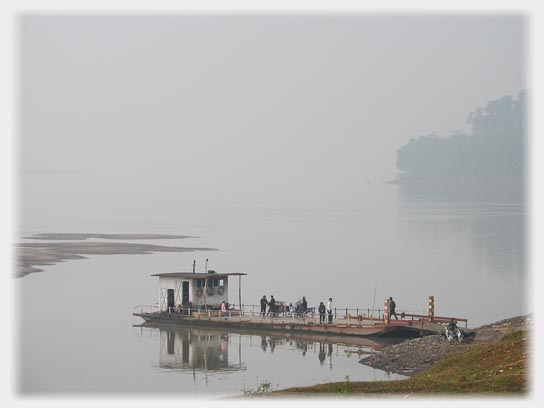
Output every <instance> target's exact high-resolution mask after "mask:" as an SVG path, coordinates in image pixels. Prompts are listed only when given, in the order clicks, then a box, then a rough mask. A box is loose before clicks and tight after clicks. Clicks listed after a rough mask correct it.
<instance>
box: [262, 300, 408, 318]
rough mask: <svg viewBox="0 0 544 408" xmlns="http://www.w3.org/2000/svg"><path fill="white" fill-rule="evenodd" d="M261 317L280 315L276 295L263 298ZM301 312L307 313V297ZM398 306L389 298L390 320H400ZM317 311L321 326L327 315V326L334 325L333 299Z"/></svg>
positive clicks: (321, 304)
mask: <svg viewBox="0 0 544 408" xmlns="http://www.w3.org/2000/svg"><path fill="white" fill-rule="evenodd" d="M260 302H261V316H272V317H275V316H277V315H278V311H277V310H276V299H274V295H270V300H268V299H267V298H266V295H263V297H262V298H261V301H260ZM266 306H268V313H267V312H266ZM300 307H301V310H300V311H297V312H300V313H302V314H303V313H304V312H306V310H307V309H308V301H307V300H306V296H302V301H301V303H300ZM396 307H397V305H396V304H395V301H394V300H393V298H392V297H389V318H391V317H393V316H395V319H397V320H398V319H399V318H398V316H397V313H396V311H395V309H396ZM317 311H318V312H319V324H324V323H325V315H327V316H328V320H327V324H332V319H333V309H332V298H329V301H328V302H327V304H326V305H325V304H324V303H323V302H319V306H318V308H317Z"/></svg>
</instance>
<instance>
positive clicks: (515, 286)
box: [14, 185, 527, 395]
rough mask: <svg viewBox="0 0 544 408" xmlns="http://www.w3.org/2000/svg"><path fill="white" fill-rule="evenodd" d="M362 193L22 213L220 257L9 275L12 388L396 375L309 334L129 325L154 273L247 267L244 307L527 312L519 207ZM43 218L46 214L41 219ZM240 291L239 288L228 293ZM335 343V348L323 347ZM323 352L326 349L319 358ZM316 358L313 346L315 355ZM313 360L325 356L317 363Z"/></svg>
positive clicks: (43, 224) (118, 388)
mask: <svg viewBox="0 0 544 408" xmlns="http://www.w3.org/2000/svg"><path fill="white" fill-rule="evenodd" d="M366 188H367V189H368V200H366V201H365V202H349V201H346V202H338V203H335V204H334V205H332V204H330V203H328V204H327V203H316V204H314V205H302V204H300V205H293V206H289V207H286V206H274V205H273V204H271V203H268V204H266V205H265V204H260V205H257V204H255V205H234V204H233V205H230V206H226V205H222V206H219V205H214V204H213V203H211V204H208V205H199V206H190V205H186V206H182V205H180V206H176V207H174V206H169V205H168V204H166V203H164V202H160V203H157V206H156V208H153V209H149V211H148V212H145V211H144V212H138V213H131V212H130V211H122V212H121V211H120V212H115V211H114V210H112V214H111V217H109V218H97V217H95V218H93V217H92V216H91V215H90V216H89V217H88V218H86V219H84V220H82V218H81V217H79V218H77V217H76V218H74V217H63V216H62V214H58V215H54V214H52V215H51V216H50V217H48V218H47V221H44V220H41V221H37V220H24V217H23V224H22V230H21V231H20V235H21V236H24V235H28V234H34V233H41V232H96V233H165V234H169V233H170V234H187V235H194V236H198V237H199V238H191V239H184V240H153V241H138V242H147V243H155V244H162V245H171V246H175V245H176V246H177V245H179V246H195V247H213V248H218V249H219V251H214V252H192V253H161V254H153V255H111V256H94V257H90V258H89V259H87V260H77V261H69V262H64V263H60V264H57V265H53V266H48V267H46V268H45V272H43V273H36V274H31V275H29V276H27V277H25V278H23V279H18V280H16V281H15V283H14V285H15V288H16V289H17V290H18V292H17V293H18V294H19V296H18V297H19V300H20V302H19V303H18V309H17V310H18V311H19V314H20V316H19V317H20V318H18V319H16V320H17V321H18V322H20V324H19V327H18V328H17V331H18V333H19V336H20V338H19V341H18V343H19V353H18V356H19V358H18V361H19V362H20V366H19V368H20V370H19V372H18V375H19V389H20V390H21V391H22V392H23V393H28V394H36V393H39V394H42V393H72V392H74V393H139V392H145V393H180V394H186V393H201V394H202V395H235V394H239V393H241V392H242V390H243V389H244V388H245V389H253V390H254V389H256V388H257V387H258V386H259V384H261V383H263V382H267V383H270V384H271V387H272V388H273V389H280V388H285V387H289V386H295V385H312V384H316V383H320V382H325V381H343V380H344V378H345V376H349V377H350V379H351V380H354V381H355V380H374V379H376V380H390V379H395V378H398V377H397V376H394V375H388V374H387V373H384V372H382V371H379V370H373V369H371V368H368V367H365V366H363V365H361V364H359V363H358V360H359V359H360V358H359V355H358V354H357V351H358V350H359V349H360V350H361V351H368V350H367V349H366V348H364V347H353V346H348V345H338V344H329V343H325V342H323V343H322V342H320V341H319V340H311V341H302V340H300V339H298V340H297V339H296V338H286V337H281V336H280V337H277V338H276V337H270V336H265V337H264V338H262V337H261V336H260V335H248V334H243V335H240V334H237V333H215V332H206V331H203V330H200V331H198V332H195V331H194V330H193V331H190V330H189V331H179V332H168V331H163V330H159V329H150V328H140V327H134V325H138V324H140V323H141V321H140V320H139V319H138V318H136V317H133V316H132V313H133V311H135V310H136V309H135V307H137V306H138V305H140V304H142V303H143V304H151V303H156V302H158V286H157V283H158V282H157V280H156V278H155V277H151V276H150V275H151V274H153V273H159V272H174V271H189V270H190V268H191V264H192V261H193V259H196V260H197V269H199V268H201V269H202V270H203V269H204V260H205V259H206V258H209V259H210V262H209V264H208V267H209V268H211V269H215V270H216V271H218V272H245V273H247V274H248V276H246V277H244V279H243V280H242V292H243V299H242V301H243V303H246V304H249V303H257V302H258V300H259V298H260V297H261V296H262V295H263V294H266V295H267V296H268V295H271V294H273V295H274V297H275V298H276V299H278V300H286V301H295V300H296V299H298V298H300V297H301V296H302V295H305V296H306V297H307V298H308V300H309V304H310V306H316V305H317V304H318V303H319V301H321V300H323V301H324V300H326V299H327V298H328V297H330V296H332V297H333V298H334V299H335V304H336V306H337V307H349V308H356V307H361V308H367V307H372V305H373V304H375V307H376V308H377V307H380V306H381V307H383V299H385V298H386V297H389V296H393V297H394V298H395V299H396V301H397V306H398V309H405V310H410V311H419V312H424V311H425V310H426V307H427V297H428V296H429V295H434V296H435V299H436V314H437V315H455V316H458V317H467V318H468V319H469V325H470V326H473V327H475V326H478V325H481V324H485V323H489V322H492V321H496V320H500V319H503V318H507V317H511V316H515V315H519V314H522V313H526V312H527V310H526V300H525V293H526V287H525V285H526V280H525V276H526V271H525V253H524V245H525V244H524V237H525V232H524V223H523V220H524V217H525V208H524V207H523V206H520V205H515V204H504V203H503V204H501V203H470V202H463V203H452V202H440V201H419V200H411V199H403V198H402V197H401V198H399V197H398V195H397V191H396V189H395V187H392V186H387V185H369V186H367V187H366ZM44 219H45V218H44ZM232 291H234V293H235V294H236V295H235V296H234V297H235V298H237V292H238V288H237V284H236V283H235V284H234V285H233V288H231V298H232V297H233V295H232ZM374 293H376V295H375V296H374ZM331 348H332V352H331ZM323 352H324V353H323ZM323 354H324V355H323ZM323 357H324V358H323Z"/></svg>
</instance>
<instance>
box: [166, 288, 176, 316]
mask: <svg viewBox="0 0 544 408" xmlns="http://www.w3.org/2000/svg"><path fill="white" fill-rule="evenodd" d="M167 302H168V303H167V307H168V311H171V310H174V308H175V307H176V304H175V301H174V289H168V292H167Z"/></svg>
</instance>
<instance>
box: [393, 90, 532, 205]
mask: <svg viewBox="0 0 544 408" xmlns="http://www.w3.org/2000/svg"><path fill="white" fill-rule="evenodd" d="M525 111H526V93H525V92H521V93H520V94H519V95H518V99H513V98H512V97H510V96H503V97H502V98H499V99H496V100H492V101H490V102H489V103H488V104H487V106H486V107H485V108H478V109H476V110H475V111H474V112H472V113H471V114H470V115H469V116H468V119H467V121H468V123H469V124H470V125H471V129H472V132H471V134H469V135H465V134H461V133H455V134H453V135H451V136H449V137H445V138H442V137H439V136H437V135H435V134H430V135H426V136H420V137H419V138H417V139H416V138H414V139H411V140H410V141H409V142H408V143H407V144H406V145H404V146H402V147H401V148H400V149H399V150H397V168H398V170H399V173H398V179H397V182H398V183H399V184H402V185H404V186H408V187H409V186H412V187H422V186H426V187H427V188H431V189H436V190H437V191H446V192H466V191H481V190H482V189H484V190H487V191H490V190H495V191H497V192H505V193H516V194H522V193H523V186H524V167H525Z"/></svg>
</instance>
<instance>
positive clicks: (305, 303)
mask: <svg viewBox="0 0 544 408" xmlns="http://www.w3.org/2000/svg"><path fill="white" fill-rule="evenodd" d="M301 306H302V313H305V312H306V309H308V302H307V301H306V296H302V304H301Z"/></svg>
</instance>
